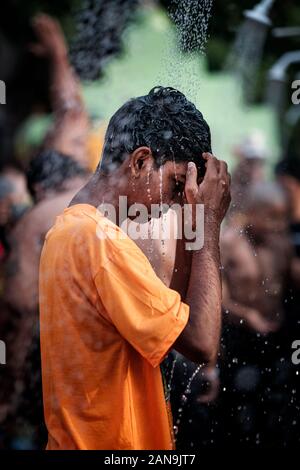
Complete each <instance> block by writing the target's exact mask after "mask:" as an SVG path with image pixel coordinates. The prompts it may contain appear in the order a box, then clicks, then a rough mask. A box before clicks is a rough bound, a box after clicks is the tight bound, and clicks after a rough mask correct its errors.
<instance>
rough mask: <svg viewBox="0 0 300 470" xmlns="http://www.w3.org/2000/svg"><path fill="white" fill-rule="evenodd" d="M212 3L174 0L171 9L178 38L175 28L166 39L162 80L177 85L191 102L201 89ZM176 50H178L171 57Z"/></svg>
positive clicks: (159, 77) (170, 13)
mask: <svg viewBox="0 0 300 470" xmlns="http://www.w3.org/2000/svg"><path fill="white" fill-rule="evenodd" d="M212 4H213V1H212V0H174V1H173V2H172V3H171V5H170V8H169V12H168V14H169V17H170V19H171V21H172V22H173V24H175V29H176V37H174V34H173V31H172V32H170V33H169V34H168V36H167V38H166V52H165V53H164V56H165V57H164V61H163V63H162V67H161V72H160V74H159V76H158V83H162V84H164V85H166V86H172V87H174V88H177V89H178V90H180V91H181V92H183V93H184V94H185V95H186V96H187V97H188V98H189V99H190V100H191V101H194V100H195V98H196V96H197V90H198V88H199V80H200V73H201V69H200V61H201V57H203V56H204V54H205V45H206V42H207V39H208V27H209V20H210V16H211V9H212ZM172 49H174V53H173V54H171V56H170V50H172ZM170 59H171V60H170ZM187 70H188V75H189V80H186V76H187V75H186V71H187Z"/></svg>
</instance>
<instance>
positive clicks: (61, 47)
mask: <svg viewBox="0 0 300 470" xmlns="http://www.w3.org/2000/svg"><path fill="white" fill-rule="evenodd" d="M32 26H33V29H34V31H35V33H36V36H37V38H38V43H37V44H33V45H31V46H30V50H31V51H32V52H33V53H34V54H36V55H38V56H48V57H50V58H51V59H56V58H65V57H67V47H66V43H65V38H64V35H63V32H62V30H61V27H60V25H59V23H58V22H57V21H56V20H54V19H53V18H51V17H50V16H48V15H45V14H39V15H37V16H36V17H35V18H34V20H33V22H32Z"/></svg>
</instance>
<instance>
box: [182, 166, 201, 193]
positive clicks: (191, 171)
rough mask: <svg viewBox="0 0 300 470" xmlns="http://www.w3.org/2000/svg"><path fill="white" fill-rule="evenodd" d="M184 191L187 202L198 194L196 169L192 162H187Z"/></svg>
mask: <svg viewBox="0 0 300 470" xmlns="http://www.w3.org/2000/svg"><path fill="white" fill-rule="evenodd" d="M184 191H185V195H186V198H187V200H188V201H189V199H190V198H192V197H195V196H196V194H197V192H198V185H197V167H196V165H195V163H193V162H188V166H187V172H186V177H185V188H184Z"/></svg>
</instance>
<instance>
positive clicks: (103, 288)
mask: <svg viewBox="0 0 300 470" xmlns="http://www.w3.org/2000/svg"><path fill="white" fill-rule="evenodd" d="M210 151H211V143H210V131H209V127H208V125H207V123H206V122H205V121H204V119H203V116H202V114H201V113H200V112H199V111H198V110H197V109H196V108H195V106H194V105H193V104H192V103H190V102H189V101H188V100H187V99H186V97H185V96H184V95H183V94H182V93H180V92H179V91H177V90H174V89H172V88H162V87H157V88H155V89H153V90H152V91H151V92H150V93H149V94H148V95H146V96H143V97H140V98H135V99H132V100H130V101H129V102H127V103H126V104H125V105H124V106H122V108H121V109H120V110H119V111H117V112H116V114H115V115H114V116H113V117H112V119H111V121H110V123H109V126H108V130H107V133H106V137H105V145H104V149H103V155H102V161H101V164H100V165H99V166H98V168H97V170H96V171H95V173H94V175H93V176H92V177H91V178H90V180H89V181H88V182H87V184H86V185H85V186H84V187H83V188H82V189H81V190H80V191H79V192H78V193H77V195H76V196H75V197H74V198H73V200H72V201H71V203H70V206H69V207H68V209H66V210H65V211H64V212H63V214H61V216H59V217H58V218H57V219H56V223H55V224H54V226H53V227H52V229H51V230H50V232H48V234H47V236H46V241H45V244H44V247H43V251H42V255H41V263H40V293H39V295H40V327H41V352H42V374H43V396H44V410H45V419H46V425H47V428H48V446H47V448H48V449H172V448H173V447H174V442H173V437H172V422H171V415H170V409H169V406H168V403H167V401H168V396H167V390H165V392H166V394H165V393H164V382H163V377H162V374H161V370H160V368H159V367H158V366H159V365H160V364H161V362H162V360H163V359H164V357H165V356H166V354H167V353H168V352H169V350H170V349H171V348H175V349H176V350H178V351H179V352H180V353H182V354H183V355H185V356H186V357H187V358H189V359H190V360H192V361H195V362H197V363H204V364H210V363H215V361H216V357H217V353H218V348H219V340H220V327H221V279H220V254H219V233H220V224H221V222H222V220H223V217H224V215H225V213H226V211H227V208H228V205H229V202H230V191H229V186H230V176H229V174H228V172H227V165H226V163H225V162H222V161H219V160H218V159H217V158H215V157H214V156H213V155H212V154H211V153H210ZM197 170H198V171H197ZM120 196H124V197H126V204H127V209H130V208H132V206H133V205H134V204H135V203H139V204H143V205H144V206H145V208H146V209H147V210H148V213H149V212H150V210H151V206H152V204H158V205H159V204H167V205H171V204H172V203H173V202H177V203H178V204H180V205H181V206H183V204H184V202H187V203H189V204H190V205H191V207H190V208H191V219H192V220H191V223H192V227H193V228H195V225H196V208H197V205H199V204H203V205H204V245H203V247H202V249H197V250H194V251H193V252H192V254H191V257H192V260H191V269H190V273H189V276H188V277H189V279H188V286H187V292H186V295H185V296H184V297H181V296H180V294H179V293H178V292H177V291H175V290H173V289H170V288H168V287H166V285H165V284H164V283H163V282H162V281H161V280H160V279H159V278H158V277H157V276H156V274H155V273H154V271H153V269H152V266H151V265H150V263H149V261H148V259H147V258H146V257H145V255H144V254H143V253H142V251H141V250H140V249H139V248H138V246H137V245H136V244H135V242H134V241H133V240H131V239H130V238H129V237H128V236H127V234H126V233H125V232H124V231H122V230H121V228H120V227H119V226H118V225H117V224H118V223H119V220H117V221H112V220H109V219H108V218H107V217H105V216H104V215H103V213H102V212H101V209H102V208H103V207H104V206H105V207H107V205H110V207H113V208H114V209H115V211H116V213H118V211H119V208H120V207H119V202H120ZM98 208H99V209H100V210H98ZM102 210H103V209H102Z"/></svg>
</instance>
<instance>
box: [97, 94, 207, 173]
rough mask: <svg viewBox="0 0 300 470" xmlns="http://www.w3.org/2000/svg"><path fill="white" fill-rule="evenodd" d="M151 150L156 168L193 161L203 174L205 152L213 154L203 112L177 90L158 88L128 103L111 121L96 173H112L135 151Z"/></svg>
mask: <svg viewBox="0 0 300 470" xmlns="http://www.w3.org/2000/svg"><path fill="white" fill-rule="evenodd" d="M141 146H147V147H149V148H150V149H151V151H152V155H153V158H154V160H155V163H156V165H157V167H159V166H161V165H163V164H164V163H165V162H166V161H170V160H171V161H175V162H183V161H194V162H195V163H196V165H197V167H198V171H199V174H201V175H203V174H204V169H205V165H204V160H203V158H202V153H203V152H211V135H210V128H209V126H208V124H207V122H206V121H205V119H204V118H203V115H202V113H201V112H200V111H199V110H198V109H197V108H196V107H195V105H194V104H193V103H191V102H190V101H188V99H187V98H186V97H185V96H184V95H183V94H182V93H181V92H180V91H178V90H175V89H174V88H171V87H167V88H164V87H155V88H153V89H152V90H151V91H150V92H149V94H148V95H145V96H140V97H139V98H133V99H131V100H129V101H127V102H126V103H125V104H124V105H123V106H122V107H121V108H120V109H119V110H118V111H117V112H116V113H115V114H114V115H113V116H112V118H111V120H110V122H109V125H108V128H107V131H106V135H105V141H104V148H103V153H102V160H101V162H100V163H99V165H98V168H97V170H96V171H100V170H101V171H102V172H104V173H106V174H107V173H110V172H111V171H113V170H114V169H115V168H117V167H118V166H119V165H121V164H122V162H123V161H124V160H125V159H126V157H127V156H128V155H129V154H131V153H132V152H133V151H134V150H135V149H137V148H138V147H141Z"/></svg>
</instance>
